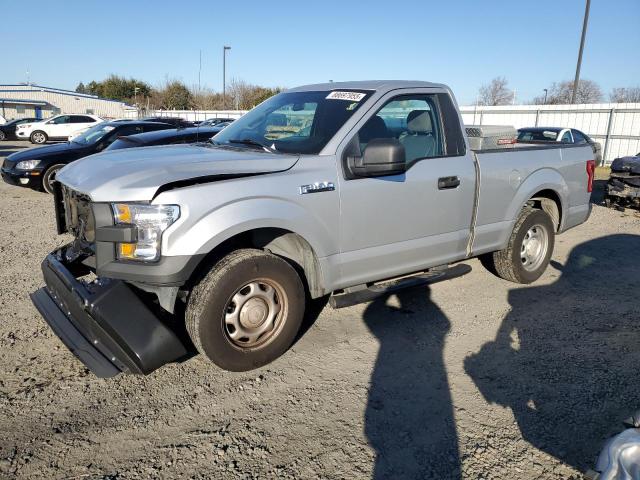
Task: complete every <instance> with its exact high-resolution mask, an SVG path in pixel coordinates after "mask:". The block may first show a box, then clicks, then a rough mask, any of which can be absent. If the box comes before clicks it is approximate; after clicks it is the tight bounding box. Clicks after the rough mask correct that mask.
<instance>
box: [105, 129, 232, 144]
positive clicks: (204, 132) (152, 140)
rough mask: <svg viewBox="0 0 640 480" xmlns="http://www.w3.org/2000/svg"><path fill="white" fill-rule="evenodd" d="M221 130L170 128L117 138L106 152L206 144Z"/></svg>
mask: <svg viewBox="0 0 640 480" xmlns="http://www.w3.org/2000/svg"><path fill="white" fill-rule="evenodd" d="M223 128H224V127H202V128H201V127H191V128H177V129H176V128H172V129H170V130H162V131H161V132H151V133H140V134H138V135H131V136H128V137H122V138H119V139H118V140H116V141H115V142H113V143H112V144H111V145H110V146H109V148H107V150H121V149H123V148H134V147H150V146H154V145H176V144H181V143H182V144H184V143H196V142H206V141H207V140H209V139H210V138H211V137H213V136H214V135H215V134H217V133H218V132H220V131H221V130H222V129H223Z"/></svg>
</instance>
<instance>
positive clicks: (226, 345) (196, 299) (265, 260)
mask: <svg viewBox="0 0 640 480" xmlns="http://www.w3.org/2000/svg"><path fill="white" fill-rule="evenodd" d="M305 300H306V297H305V291H304V287H303V285H302V282H301V280H300V276H299V275H298V273H297V272H296V270H295V269H294V268H293V267H292V266H291V265H290V264H289V263H287V262H286V261H285V260H283V259H282V258H280V257H278V256H276V255H273V254H270V253H266V252H264V251H262V250H254V249H242V250H236V251H235V252H232V253H230V254H229V255H227V256H226V257H224V258H223V259H222V260H220V261H219V262H218V263H217V264H216V265H215V266H214V267H213V269H212V270H211V271H210V272H209V273H208V274H207V275H206V276H205V277H204V278H203V279H202V280H201V281H200V282H199V283H198V284H197V285H196V286H195V287H194V288H193V290H192V291H191V295H190V297H189V301H188V304H187V310H186V314H185V317H186V327H187V331H188V332H189V336H190V337H191V340H192V341H193V343H194V345H195V346H196V348H197V349H198V351H199V352H200V353H203V354H204V355H206V357H207V358H208V359H209V360H211V361H212V362H213V363H215V364H216V365H218V366H219V367H221V368H223V369H225V370H231V371H236V372H242V371H247V370H252V369H254V368H258V367H261V366H263V365H266V364H267V363H270V362H272V361H273V360H275V359H276V358H278V357H279V356H280V355H282V354H283V353H284V352H286V351H287V349H288V348H289V347H290V346H291V344H292V343H293V341H294V340H295V337H296V334H297V333H298V330H299V329H300V325H301V324H302V318H303V316H304V310H305Z"/></svg>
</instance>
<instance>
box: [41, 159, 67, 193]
mask: <svg viewBox="0 0 640 480" xmlns="http://www.w3.org/2000/svg"><path fill="white" fill-rule="evenodd" d="M64 166H65V164H64V163H57V164H55V165H52V166H50V167H49V168H47V169H46V170H45V171H44V174H43V175H42V189H43V190H44V191H45V192H47V193H51V194H53V185H52V182H53V180H55V178H56V173H57V172H58V170H60V169H61V168H62V167H64Z"/></svg>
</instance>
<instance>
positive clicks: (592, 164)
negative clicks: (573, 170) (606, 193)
mask: <svg viewBox="0 0 640 480" xmlns="http://www.w3.org/2000/svg"><path fill="white" fill-rule="evenodd" d="M595 174H596V161H595V160H587V192H589V193H591V192H593V177H594V176H595Z"/></svg>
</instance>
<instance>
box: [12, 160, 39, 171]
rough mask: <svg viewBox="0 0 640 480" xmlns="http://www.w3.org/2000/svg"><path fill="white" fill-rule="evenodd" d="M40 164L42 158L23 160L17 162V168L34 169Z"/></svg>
mask: <svg viewBox="0 0 640 480" xmlns="http://www.w3.org/2000/svg"><path fill="white" fill-rule="evenodd" d="M38 165H40V160H23V161H21V162H18V163H16V168H17V169H18V170H33V169H34V168H36V167H37V166H38Z"/></svg>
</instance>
